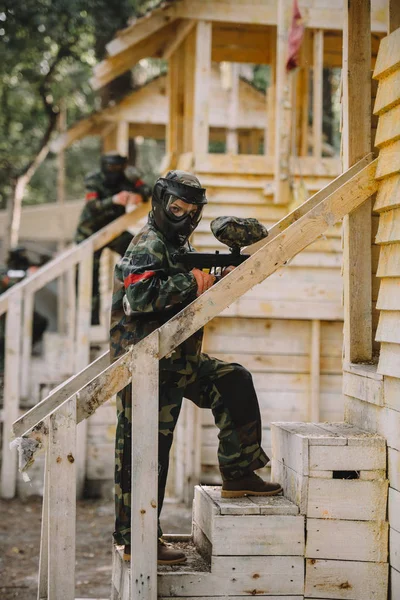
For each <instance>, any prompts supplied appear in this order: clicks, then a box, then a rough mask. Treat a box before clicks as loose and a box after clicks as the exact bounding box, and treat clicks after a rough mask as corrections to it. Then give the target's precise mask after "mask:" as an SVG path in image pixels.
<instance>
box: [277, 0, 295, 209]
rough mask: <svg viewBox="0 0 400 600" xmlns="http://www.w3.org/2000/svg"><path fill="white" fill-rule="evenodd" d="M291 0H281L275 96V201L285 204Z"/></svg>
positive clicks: (288, 182)
mask: <svg viewBox="0 0 400 600" xmlns="http://www.w3.org/2000/svg"><path fill="white" fill-rule="evenodd" d="M291 14H292V1H291V0H281V1H280V2H279V3H278V25H277V44H276V97H275V165H274V186H275V192H274V201H275V202H276V203H279V204H286V203H288V202H289V200H290V181H289V176H290V172H289V156H290V133H291V131H290V130H291V116H292V107H291V102H290V99H291V93H290V91H291V87H290V74H288V73H287V72H286V60H287V44H288V31H289V26H290V19H291Z"/></svg>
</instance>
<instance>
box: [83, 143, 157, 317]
mask: <svg viewBox="0 0 400 600" xmlns="http://www.w3.org/2000/svg"><path fill="white" fill-rule="evenodd" d="M127 160H128V159H127V158H126V157H125V156H120V155H119V154H117V153H116V152H111V153H108V154H104V155H103V156H102V157H101V163H100V166H101V168H100V171H96V172H95V173H91V174H90V175H88V176H87V177H86V178H85V187H86V196H85V199H86V204H85V206H84V208H83V210H82V213H81V215H80V217H79V223H78V227H77V230H76V233H75V242H76V243H78V244H79V243H80V242H83V241H84V240H86V239H87V238H88V237H90V236H91V235H92V234H93V233H95V232H96V231H99V229H101V228H102V227H105V225H108V224H109V223H111V222H112V221H114V220H115V219H117V218H118V217H121V216H122V215H123V214H124V213H125V209H126V207H127V206H132V205H138V204H141V202H146V200H148V199H149V197H150V195H151V188H150V187H149V186H148V185H147V184H146V183H144V181H142V179H140V177H139V174H138V171H137V170H136V169H135V167H131V166H129V167H128V166H127V164H128V163H127ZM132 237H133V236H132V234H130V233H129V231H124V232H123V233H122V234H121V235H120V236H119V237H117V238H116V239H115V240H113V241H112V242H110V243H109V244H108V245H107V247H108V248H111V250H114V252H118V254H119V255H120V256H123V255H124V253H125V251H126V249H127V248H128V246H129V244H130V242H131V240H132ZM102 250H103V249H102V248H101V249H100V250H97V252H95V254H94V256H93V289H92V325H98V324H99V322H100V315H99V309H100V294H99V292H100V286H99V271H100V257H101V253H102Z"/></svg>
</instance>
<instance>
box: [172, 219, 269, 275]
mask: <svg viewBox="0 0 400 600" xmlns="http://www.w3.org/2000/svg"><path fill="white" fill-rule="evenodd" d="M210 227H211V231H212V232H213V234H214V236H215V237H216V238H217V240H218V241H220V242H222V243H223V244H225V245H226V246H228V247H229V250H230V252H229V253H227V252H224V253H220V252H219V251H218V250H216V251H215V252H211V253H206V252H204V253H202V252H188V251H186V250H184V249H181V250H180V251H178V252H175V253H174V254H173V255H172V260H173V261H174V262H175V263H182V264H183V265H184V266H185V268H186V269H187V270H188V271H191V270H192V269H201V270H202V269H208V270H209V272H210V273H212V275H215V276H216V277H217V278H219V277H220V276H221V274H222V270H223V269H224V268H225V267H229V266H231V265H232V266H234V267H237V266H238V265H240V264H242V262H244V261H245V260H246V259H247V258H249V256H250V254H241V248H244V247H245V246H249V245H251V244H255V243H256V242H258V241H260V240H262V239H264V238H266V237H267V235H268V231H267V230H266V228H265V227H264V225H262V224H261V223H260V222H259V221H258V220H257V219H250V218H249V219H240V218H238V217H218V218H217V219H214V220H213V221H212V222H211V224H210Z"/></svg>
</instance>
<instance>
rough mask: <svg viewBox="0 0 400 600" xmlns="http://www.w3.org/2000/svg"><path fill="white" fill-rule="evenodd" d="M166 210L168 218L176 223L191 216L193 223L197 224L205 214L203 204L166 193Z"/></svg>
mask: <svg viewBox="0 0 400 600" xmlns="http://www.w3.org/2000/svg"><path fill="white" fill-rule="evenodd" d="M164 206H165V211H166V213H167V214H168V218H169V219H171V221H174V222H175V223H179V222H181V221H184V220H185V219H187V218H188V217H189V219H190V221H191V223H192V224H193V225H197V224H198V223H199V221H200V219H201V216H202V214H203V206H204V205H203V204H193V203H192V202H188V201H187V200H185V199H183V198H180V197H178V196H175V195H174V194H168V193H167V194H166V196H165V204H164Z"/></svg>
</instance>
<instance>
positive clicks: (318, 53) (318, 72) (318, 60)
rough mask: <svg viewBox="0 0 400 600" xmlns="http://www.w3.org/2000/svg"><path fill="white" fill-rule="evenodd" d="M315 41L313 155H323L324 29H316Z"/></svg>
mask: <svg viewBox="0 0 400 600" xmlns="http://www.w3.org/2000/svg"><path fill="white" fill-rule="evenodd" d="M313 42H314V48H313V123H312V132H313V155H314V156H315V157H321V156H322V112H323V70H324V32H323V30H322V29H319V30H316V31H314V40H313Z"/></svg>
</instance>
